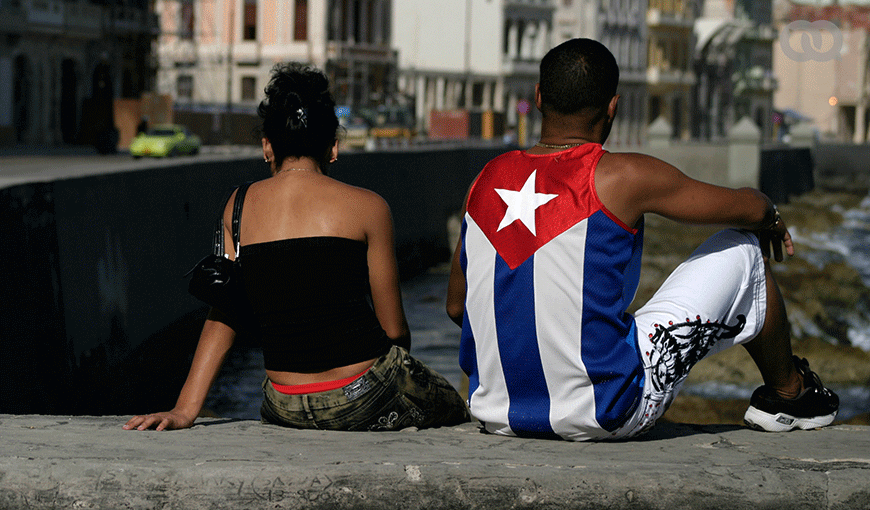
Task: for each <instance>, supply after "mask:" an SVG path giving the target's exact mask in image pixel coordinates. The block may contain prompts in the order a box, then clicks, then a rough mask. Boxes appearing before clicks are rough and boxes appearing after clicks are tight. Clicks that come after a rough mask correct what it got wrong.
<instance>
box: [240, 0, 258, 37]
mask: <svg viewBox="0 0 870 510" xmlns="http://www.w3.org/2000/svg"><path fill="white" fill-rule="evenodd" d="M242 36H243V39H244V40H245V41H255V40H256V39H257V0H245V26H244V28H243V30H242Z"/></svg>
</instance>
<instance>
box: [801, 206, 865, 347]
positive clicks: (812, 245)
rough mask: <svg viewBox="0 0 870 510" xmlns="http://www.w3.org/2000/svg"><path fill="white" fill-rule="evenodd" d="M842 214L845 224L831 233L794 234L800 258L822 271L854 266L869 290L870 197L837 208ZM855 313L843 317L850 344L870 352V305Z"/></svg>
mask: <svg viewBox="0 0 870 510" xmlns="http://www.w3.org/2000/svg"><path fill="white" fill-rule="evenodd" d="M835 211H836V212H838V213H840V214H842V215H843V223H842V224H840V225H839V226H837V227H835V228H833V229H832V230H831V231H829V232H814V233H803V232H801V231H800V230H799V229H794V232H792V234H793V237H794V239H795V242H798V243H800V244H801V245H802V246H801V257H803V258H804V259H806V260H808V261H809V262H811V263H814V264H815V265H816V266H817V267H819V268H822V267H824V266H825V264H828V263H830V262H835V261H842V262H845V263H846V264H849V265H851V266H852V267H854V268H855V270H857V271H858V273H859V274H860V275H861V278H862V280H863V281H864V285H865V286H867V287H870V195H868V196H867V197H865V198H864V199H863V200H862V201H861V203H860V204H859V205H858V206H857V207H855V208H853V209H848V210H843V209H835ZM866 305H868V304H867V303H865V309H863V310H854V311H853V312H854V313H852V314H849V315H847V316H846V317H843V319H844V320H845V321H847V323H848V324H849V325H850V327H849V331H848V338H849V342H850V343H851V344H852V345H854V346H855V347H858V348H860V349H863V350H865V351H870V316H868V314H870V311H868V310H870V306H866Z"/></svg>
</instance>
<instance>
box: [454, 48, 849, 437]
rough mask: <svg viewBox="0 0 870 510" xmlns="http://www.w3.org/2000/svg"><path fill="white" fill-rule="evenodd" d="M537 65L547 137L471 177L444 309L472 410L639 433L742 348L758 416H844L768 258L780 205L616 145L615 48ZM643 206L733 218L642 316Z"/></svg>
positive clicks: (510, 421) (565, 52)
mask: <svg viewBox="0 0 870 510" xmlns="http://www.w3.org/2000/svg"><path fill="white" fill-rule="evenodd" d="M540 73H541V74H540V82H539V83H538V85H537V86H536V88H535V102H536V105H537V107H538V109H539V110H540V111H541V112H542V114H543V121H542V126H541V142H539V143H538V144H536V145H535V146H534V147H532V148H530V149H528V150H526V151H512V152H509V153H506V154H503V155H501V156H499V157H497V158H495V159H493V160H492V161H491V162H489V163H488V164H487V165H486V167H485V168H484V169H483V171H482V172H481V174H480V175H479V176H478V177H477V179H476V180H475V182H474V183H473V184H472V186H471V188H470V189H469V192H468V196H467V198H466V204H465V208H464V212H463V216H464V219H463V225H462V234H461V240H460V242H459V245H458V246H457V249H456V253H455V255H454V259H453V268H452V271H451V277H450V285H449V288H448V296H447V312H448V314H449V315H450V317H451V318H452V319H453V320H454V322H456V323H457V324H459V325H460V326H461V327H462V341H461V350H460V365H461V366H462V369H463V370H464V371H465V373H466V374H467V375H468V378H469V399H468V404H469V406H470V409H471V413H472V415H473V416H474V417H475V418H477V419H478V420H480V422H481V423H482V425H483V427H484V428H485V429H486V430H487V431H489V432H491V433H496V434H505V435H517V436H527V437H551V438H562V439H570V440H589V439H617V438H625V437H632V436H636V435H637V434H640V433H642V432H644V431H646V430H648V429H649V428H650V427H652V426H653V425H654V424H655V421H656V419H658V418H659V417H660V416H661V415H662V414H664V412H665V411H666V410H667V408H668V406H669V405H670V404H671V402H672V401H673V399H674V397H675V396H676V394H677V392H678V391H679V390H680V387H681V386H682V384H683V381H684V380H685V378H686V376H687V375H688V373H689V370H690V369H691V368H692V367H693V366H694V365H695V364H696V363H697V362H698V361H700V360H702V359H704V358H705V357H707V356H710V355H712V354H714V353H716V352H719V351H721V350H723V349H725V348H727V347H731V346H733V345H736V344H740V345H743V347H745V348H746V350H747V351H748V352H749V354H750V355H751V357H752V359H753V361H754V362H755V364H756V365H757V366H758V369H759V371H760V372H761V375H762V377H763V379H764V385H763V386H761V387H760V388H758V389H757V390H756V391H755V392H754V394H753V395H752V399H751V402H750V407H749V409H748V410H747V411H746V415H745V418H744V419H745V421H746V423H747V424H748V425H749V426H751V427H754V428H757V429H761V430H768V431H788V430H792V429H795V428H799V429H810V428H816V427H822V426H825V425H828V424H830V423H831V422H832V421H833V420H834V418H835V417H836V414H837V409H838V407H839V399H838V397H837V395H835V394H834V393H833V392H831V391H830V390H828V389H827V388H825V387H824V386H823V385H822V383H821V381H820V380H819V378H818V376H817V375H816V374H815V373H814V372H812V371H811V370H810V369H809V366H808V364H807V362H806V360H799V359H798V358H797V357H794V356H793V355H792V350H791V337H790V332H789V324H788V320H787V317H786V313H785V307H784V304H783V300H782V297H781V295H780V292H779V288H778V287H777V285H776V283H775V282H774V279H773V276H772V274H771V269H770V263H769V258H770V251H771V247H772V249H773V256H774V258H775V259H776V260H777V261H782V259H783V249H785V252H786V253H788V255H793V254H794V246H793V243H792V239H791V236H790V235H789V233H788V230H787V229H786V226H785V223H784V222H783V220H782V219H781V218H780V216H779V214H778V212H777V211H776V208H775V207H774V205H773V203H772V202H771V201H770V199H769V198H768V197H767V196H765V195H764V194H763V193H761V192H759V191H757V190H755V189H751V188H741V189H730V188H726V187H720V186H714V185H711V184H706V183H703V182H700V181H696V180H694V179H691V178H689V177H687V176H686V175H685V174H683V173H682V172H680V171H679V170H678V169H676V168H674V167H673V166H671V165H669V164H667V163H665V162H663V161H660V160H658V159H656V158H653V157H650V156H646V155H642V154H611V153H609V152H607V151H605V150H603V149H602V146H601V145H602V144H603V143H604V142H605V140H606V139H607V136H608V134H609V132H610V128H611V126H612V124H613V119H614V117H615V116H616V113H617V105H618V103H619V96H618V95H617V94H616V90H617V84H618V81H619V68H618V66H617V64H616V60H615V59H614V57H613V55H612V54H611V53H610V51H608V50H607V48H605V47H604V46H603V45H602V44H600V43H598V42H596V41H593V40H589V39H574V40H570V41H567V42H565V43H563V44H561V45H559V46H557V47H556V48H554V49H552V50H550V52H549V53H547V55H546V56H545V57H544V58H543V60H542V62H541V71H540ZM646 213H656V214H659V215H661V216H664V217H666V218H670V219H672V220H676V221H680V222H684V223H691V224H718V225H725V226H728V227H733V228H732V229H729V230H724V231H722V232H719V233H718V234H716V235H714V236H713V237H711V238H710V239H709V240H707V241H706V242H705V243H704V244H702V245H701V246H700V247H699V248H698V249H697V250H696V251H695V252H694V253H693V254H692V256H691V257H690V258H689V259H688V260H687V261H686V262H684V263H683V264H682V265H680V266H679V267H678V268H677V269H676V270H675V271H674V273H673V274H672V275H670V277H669V278H668V279H667V280H666V281H665V283H664V284H663V285H662V287H661V289H659V291H658V292H657V293H656V294H655V295H654V296H653V297H652V299H650V301H649V302H648V303H646V305H644V306H643V307H642V308H640V309H639V310H638V311H637V313H636V314H635V316H631V315H630V314H628V313H627V312H626V310H627V308H628V306H629V304H630V303H631V301H632V299H633V298H634V294H635V291H636V290H637V285H638V280H639V276H640V260H641V252H642V248H643V229H644V214H646Z"/></svg>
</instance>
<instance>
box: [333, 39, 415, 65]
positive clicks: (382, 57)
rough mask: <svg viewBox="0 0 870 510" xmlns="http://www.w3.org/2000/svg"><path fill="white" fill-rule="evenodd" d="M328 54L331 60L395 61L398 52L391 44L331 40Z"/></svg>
mask: <svg viewBox="0 0 870 510" xmlns="http://www.w3.org/2000/svg"><path fill="white" fill-rule="evenodd" d="M326 56H327V58H328V59H330V60H335V59H340V60H353V61H357V62H359V61H362V62H377V63H395V62H396V61H397V60H398V52H397V51H396V50H393V49H391V48H390V47H389V46H383V45H374V44H351V43H344V42H338V41H330V42H329V43H328V44H327V46H326Z"/></svg>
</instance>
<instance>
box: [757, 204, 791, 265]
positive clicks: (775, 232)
mask: <svg viewBox="0 0 870 510" xmlns="http://www.w3.org/2000/svg"><path fill="white" fill-rule="evenodd" d="M755 235H756V236H758V243H759V245H760V246H761V254H762V255H763V256H764V259H765V260H769V259H770V252H771V247H773V258H774V260H776V261H777V262H782V258H783V257H782V249H783V247H785V252H786V253H787V254H788V256H789V257H791V256H792V255H794V242H793V241H792V239H791V234H789V233H788V229H787V228H786V226H785V222H784V221H782V218H781V217H780V216H779V213H778V212H777V213H776V217H775V218H774V221H773V223H772V224H771V225H769V226H768V227H766V228H761V229H758V230H756V231H755Z"/></svg>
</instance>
